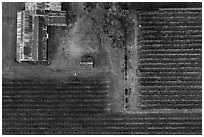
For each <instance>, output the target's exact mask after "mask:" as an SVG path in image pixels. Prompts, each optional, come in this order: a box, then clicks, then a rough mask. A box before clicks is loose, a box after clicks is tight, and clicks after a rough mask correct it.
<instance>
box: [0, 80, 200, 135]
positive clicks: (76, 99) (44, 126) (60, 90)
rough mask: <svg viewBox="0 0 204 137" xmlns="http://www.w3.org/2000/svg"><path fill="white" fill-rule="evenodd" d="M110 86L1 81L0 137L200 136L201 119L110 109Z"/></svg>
mask: <svg viewBox="0 0 204 137" xmlns="http://www.w3.org/2000/svg"><path fill="white" fill-rule="evenodd" d="M108 84H109V83H108V81H106V80H90V79H89V80H88V79H85V80H73V81H61V82H56V81H50V82H48V81H13V82H11V81H10V82H9V81H4V82H3V102H2V104H3V110H2V114H3V116H2V124H3V125H2V128H3V134H40V135H41V134H42V135H43V134H46V135H48V134H201V132H202V130H201V128H202V126H201V125H202V123H201V114H197V113H194V114H193V113H136V114H121V113H112V112H111V111H107V110H108V105H107V104H108V100H107V99H108V96H107V95H108V92H109V87H108Z"/></svg>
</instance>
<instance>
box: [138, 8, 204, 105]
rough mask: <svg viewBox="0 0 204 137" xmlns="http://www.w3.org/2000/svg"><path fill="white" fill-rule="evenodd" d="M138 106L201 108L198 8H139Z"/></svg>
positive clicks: (199, 15) (200, 13)
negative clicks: (140, 9) (139, 101)
mask: <svg viewBox="0 0 204 137" xmlns="http://www.w3.org/2000/svg"><path fill="white" fill-rule="evenodd" d="M138 15H139V16H138V18H139V24H141V27H140V30H139V32H140V33H139V38H138V42H139V45H140V48H139V70H140V72H141V74H142V75H141V78H140V83H141V85H140V87H139V89H140V97H141V106H140V107H141V108H142V109H202V11H201V9H192V10H190V9H189V10H182V9H180V10H179V9H177V10H173V9H172V10H169V9H166V10H165V9H161V10H155V11H140V12H139V14H138Z"/></svg>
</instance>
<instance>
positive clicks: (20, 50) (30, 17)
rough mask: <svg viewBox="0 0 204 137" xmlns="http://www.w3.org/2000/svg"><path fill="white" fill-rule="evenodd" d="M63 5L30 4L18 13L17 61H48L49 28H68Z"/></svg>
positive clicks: (47, 3)
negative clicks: (62, 9)
mask: <svg viewBox="0 0 204 137" xmlns="http://www.w3.org/2000/svg"><path fill="white" fill-rule="evenodd" d="M65 19H66V12H65V11H61V3H59V2H58V3H50V2H28V3H26V4H25V10H24V11H20V12H18V13H17V46H16V60H17V61H18V62H22V61H33V62H38V61H47V56H48V55H47V49H48V46H47V40H48V34H47V26H48V25H49V26H67V24H66V20H65Z"/></svg>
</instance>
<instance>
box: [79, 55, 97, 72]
mask: <svg viewBox="0 0 204 137" xmlns="http://www.w3.org/2000/svg"><path fill="white" fill-rule="evenodd" d="M80 66H81V67H82V68H83V69H92V68H94V58H93V57H92V56H90V55H84V56H82V57H81V61H80Z"/></svg>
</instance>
